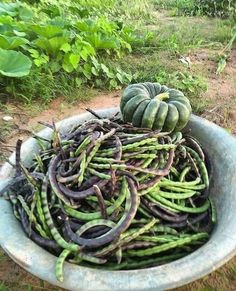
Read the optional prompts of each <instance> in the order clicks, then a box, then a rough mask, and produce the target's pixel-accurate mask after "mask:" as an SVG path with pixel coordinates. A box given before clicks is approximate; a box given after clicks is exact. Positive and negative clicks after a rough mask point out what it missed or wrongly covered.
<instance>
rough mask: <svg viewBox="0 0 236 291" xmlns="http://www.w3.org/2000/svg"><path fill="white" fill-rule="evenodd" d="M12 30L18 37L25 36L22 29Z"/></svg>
mask: <svg viewBox="0 0 236 291" xmlns="http://www.w3.org/2000/svg"><path fill="white" fill-rule="evenodd" d="M13 32H14V34H15V35H16V36H20V37H24V36H26V33H25V32H23V31H18V30H15V29H13Z"/></svg>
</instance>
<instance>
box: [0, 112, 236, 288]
mask: <svg viewBox="0 0 236 291" xmlns="http://www.w3.org/2000/svg"><path fill="white" fill-rule="evenodd" d="M117 111H118V109H117V108H111V109H105V110H100V111H98V113H99V114H100V115H102V116H104V117H105V116H106V117H109V116H111V115H112V114H114V113H115V112H117ZM91 118H92V116H91V114H89V113H85V114H82V115H79V116H74V117H71V118H68V119H65V120H63V121H62V122H60V123H58V125H59V128H60V130H61V131H66V130H68V129H70V128H71V126H72V125H75V124H80V123H83V122H84V121H85V120H88V119H91ZM188 127H189V128H191V130H192V135H193V136H195V137H196V138H197V139H198V140H199V141H200V143H201V144H202V146H203V147H204V148H205V149H206V150H207V152H208V154H209V157H210V160H211V162H212V168H213V177H212V180H211V185H210V195H211V196H212V197H213V199H214V200H215V203H216V207H217V213H218V223H217V225H216V227H215V229H214V231H213V233H212V236H211V238H210V240H209V241H208V242H207V243H206V244H205V245H204V246H202V247H201V248H199V249H198V250H197V251H195V252H194V253H192V254H190V255H188V256H186V257H184V258H182V259H179V260H177V261H174V262H172V263H169V264H165V265H162V266H158V267H153V268H148V269H142V270H132V271H101V270H95V269H89V268H85V267H80V266H76V265H72V264H70V263H66V264H65V267H64V274H65V276H64V278H65V279H64V282H63V283H60V282H59V281H57V279H56V277H55V275H54V267H55V262H56V257H55V256H53V255H51V254H49V253H48V252H47V251H45V250H43V249H42V248H40V247H39V246H37V245H36V244H35V243H34V242H32V241H31V240H30V239H28V238H27V237H26V236H25V234H24V233H23V230H22V229H21V226H20V224H19V223H18V221H17V220H16V219H15V217H14V215H13V212H12V208H11V205H10V203H9V202H8V201H6V200H4V199H2V198H1V199H0V212H1V219H0V244H1V247H2V248H3V249H4V250H5V252H6V253H7V254H8V255H9V256H10V257H11V258H12V259H13V260H14V261H15V262H16V263H17V264H19V265H20V266H22V267H23V268H24V269H26V270H27V271H29V272H30V273H32V274H34V275H35V276H37V277H39V278H41V279H43V280H46V281H48V282H50V283H51V284H53V285H57V286H60V287H63V288H65V289H69V290H80V291H82V290H102V291H105V290H122V291H123V290H145V291H147V290H165V289H171V288H174V287H178V286H181V285H184V284H186V283H189V282H191V281H194V280H196V279H198V278H200V277H202V276H204V275H206V274H208V273H210V272H212V271H214V270H216V269H217V268H219V267H220V266H222V265H223V264H225V263H226V262H227V261H228V260H229V259H231V258H232V257H233V256H234V255H235V253H236V216H235V209H236V138H235V137H233V136H232V135H230V134H229V133H227V132H226V131H225V130H223V129H222V128H220V127H219V126H217V125H215V124H213V123H211V122H209V121H207V120H204V119H202V118H199V117H197V116H194V115H192V116H191V120H190V122H189V124H188ZM40 135H41V136H44V137H46V138H47V137H49V136H50V135H51V130H50V129H45V130H43V131H41V132H40ZM37 150H38V147H37V144H36V142H35V140H34V139H32V138H30V139H29V140H27V141H26V142H25V143H24V144H23V148H22V159H23V161H24V163H25V164H29V163H30V161H31V159H32V156H33V153H34V152H36V151H37ZM11 159H12V161H14V157H13V156H12V157H11ZM13 174H14V171H13V169H12V168H11V166H10V165H9V164H4V166H3V167H2V168H1V170H0V188H1V187H3V185H4V184H5V183H7V179H9V178H10V177H12V175H13Z"/></svg>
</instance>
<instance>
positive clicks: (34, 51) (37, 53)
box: [28, 49, 39, 59]
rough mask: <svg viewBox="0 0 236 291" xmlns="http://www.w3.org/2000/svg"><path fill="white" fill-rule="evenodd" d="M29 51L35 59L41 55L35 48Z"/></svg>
mask: <svg viewBox="0 0 236 291" xmlns="http://www.w3.org/2000/svg"><path fill="white" fill-rule="evenodd" d="M28 52H29V53H30V55H31V57H32V58H34V59H36V58H38V57H39V52H38V51H37V50H35V49H29V50H28Z"/></svg>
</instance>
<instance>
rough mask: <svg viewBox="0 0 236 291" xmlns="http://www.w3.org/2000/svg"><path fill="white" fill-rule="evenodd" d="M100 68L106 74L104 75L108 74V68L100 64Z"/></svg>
mask: <svg viewBox="0 0 236 291" xmlns="http://www.w3.org/2000/svg"><path fill="white" fill-rule="evenodd" d="M101 68H102V70H103V72H104V73H106V74H107V73H109V69H108V67H107V66H106V65H104V64H101Z"/></svg>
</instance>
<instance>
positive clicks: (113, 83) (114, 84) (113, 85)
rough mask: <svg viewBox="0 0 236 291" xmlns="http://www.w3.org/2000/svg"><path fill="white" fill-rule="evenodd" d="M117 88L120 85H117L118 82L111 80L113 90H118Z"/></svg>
mask: <svg viewBox="0 0 236 291" xmlns="http://www.w3.org/2000/svg"><path fill="white" fill-rule="evenodd" d="M117 86H118V84H117V82H116V80H113V79H112V80H110V87H111V88H117Z"/></svg>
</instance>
